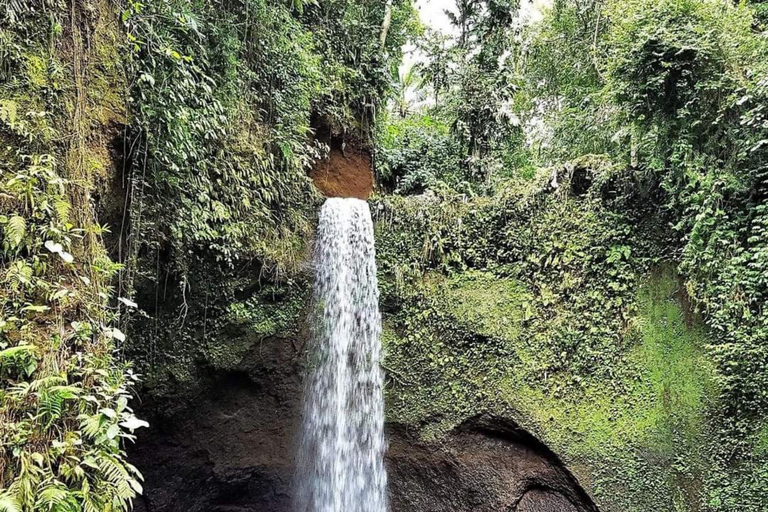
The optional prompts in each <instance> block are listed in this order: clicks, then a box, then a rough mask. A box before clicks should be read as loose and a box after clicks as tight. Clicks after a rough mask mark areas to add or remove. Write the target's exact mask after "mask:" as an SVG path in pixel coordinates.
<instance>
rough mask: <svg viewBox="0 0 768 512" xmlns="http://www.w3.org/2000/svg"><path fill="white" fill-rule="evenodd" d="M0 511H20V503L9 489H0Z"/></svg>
mask: <svg viewBox="0 0 768 512" xmlns="http://www.w3.org/2000/svg"><path fill="white" fill-rule="evenodd" d="M0 512H21V503H20V502H19V499H18V497H17V496H15V495H14V494H11V491H9V490H4V491H0Z"/></svg>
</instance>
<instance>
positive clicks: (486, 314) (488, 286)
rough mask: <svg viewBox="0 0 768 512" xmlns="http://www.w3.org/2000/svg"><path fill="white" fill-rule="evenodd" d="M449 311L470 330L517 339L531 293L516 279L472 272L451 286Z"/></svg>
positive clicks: (464, 274)
mask: <svg viewBox="0 0 768 512" xmlns="http://www.w3.org/2000/svg"><path fill="white" fill-rule="evenodd" d="M447 298H448V305H449V312H450V313H451V314H452V315H453V316H454V317H455V318H456V320H458V321H459V322H460V323H461V324H462V325H464V326H465V327H466V328H467V329H469V330H471V331H474V332H476V333H478V334H482V335H484V336H493V337H498V338H503V339H505V340H510V341H514V340H516V339H518V337H519V336H520V329H521V328H522V323H523V320H524V319H525V317H526V307H527V306H528V292H527V290H526V289H525V287H524V286H523V285H522V284H521V283H519V282H518V281H516V280H514V279H500V278H498V277H496V276H494V275H492V274H488V273H483V272H477V271H471V272H466V273H463V274H460V275H459V276H457V277H455V278H453V279H452V280H451V281H450V282H449V285H448V294H447Z"/></svg>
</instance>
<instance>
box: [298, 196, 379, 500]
mask: <svg viewBox="0 0 768 512" xmlns="http://www.w3.org/2000/svg"><path fill="white" fill-rule="evenodd" d="M315 273H316V275H315V286H314V301H313V313H312V318H311V325H312V326H313V334H312V336H311V346H310V362H309V368H308V375H307V381H306V388H305V391H304V412H303V423H302V432H301V443H300V448H299V457H298V461H297V463H298V469H297V482H296V494H295V496H296V498H295V500H296V502H295V506H294V511H295V512H386V509H387V499H386V486H387V475H386V470H385V468H384V452H385V450H386V442H385V439H384V399H383V396H382V392H383V375H382V371H381V367H380V366H379V357H380V352H381V347H380V340H379V337H380V333H381V315H380V313H379V290H378V285H377V282H376V259H375V249H374V243H373V223H372V221H371V213H370V210H369V208H368V203H366V202H365V201H361V200H359V199H348V198H331V199H328V200H327V201H326V202H325V204H324V205H323V207H322V209H321V211H320V222H319V226H318V232H317V241H316V248H315Z"/></svg>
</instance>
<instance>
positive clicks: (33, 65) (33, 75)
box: [25, 54, 48, 90]
mask: <svg viewBox="0 0 768 512" xmlns="http://www.w3.org/2000/svg"><path fill="white" fill-rule="evenodd" d="M25 71H26V78H27V85H28V86H29V87H30V88H31V89H32V90H35V89H42V88H43V87H46V86H47V85H48V66H47V65H46V64H45V60H44V59H43V57H42V56H40V55H34V54H31V55H27V56H26V60H25Z"/></svg>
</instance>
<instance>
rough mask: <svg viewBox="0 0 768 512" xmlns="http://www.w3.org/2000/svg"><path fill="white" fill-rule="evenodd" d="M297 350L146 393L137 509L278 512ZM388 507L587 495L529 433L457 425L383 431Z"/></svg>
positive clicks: (287, 471)
mask: <svg viewBox="0 0 768 512" xmlns="http://www.w3.org/2000/svg"><path fill="white" fill-rule="evenodd" d="M300 361H301V357H300V348H297V347H296V346H295V345H294V344H293V343H292V342H291V340H285V339H279V338H272V339H267V340H264V341H261V342H259V343H257V344H254V346H253V347H252V348H251V350H250V351H249V353H248V354H247V356H246V357H245V358H244V360H243V362H242V363H241V365H240V367H239V368H237V370H236V371H219V372H213V371H212V372H211V374H210V375H209V376H208V377H207V378H206V379H205V381H204V382H201V383H199V384H198V385H197V386H195V388H194V391H192V390H191V391H190V396H176V397H164V398H157V397H156V398H148V399H147V401H145V403H144V404H143V405H142V406H141V408H140V412H141V413H143V417H146V418H148V419H149V421H150V422H151V427H152V428H151V429H150V430H149V431H148V432H144V433H143V434H144V435H142V436H141V441H140V442H139V443H138V444H137V445H136V446H135V447H134V448H133V450H132V451H131V460H132V462H133V463H134V464H135V465H136V466H138V467H139V469H140V470H141V471H142V472H143V474H144V476H145V478H146V482H145V495H144V496H143V497H141V498H140V499H139V500H138V502H137V504H136V510H137V511H139V512H203V511H205V512H288V511H289V510H290V509H291V497H290V495H291V479H292V475H293V465H292V459H293V457H292V455H293V452H294V446H293V442H294V439H295V438H296V436H295V434H296V432H297V429H298V425H299V424H298V420H299V414H300V396H301V382H300V372H301V367H300ZM387 434H388V439H389V444H390V448H389V452H388V456H387V466H388V471H389V489H390V502H391V506H390V509H391V510H392V512H443V511H445V512H448V511H450V512H463V511H467V512H469V511H474V512H484V511H487V512H491V511H494V512H496V511H503V512H515V511H518V512H587V511H594V510H596V508H595V507H594V505H592V503H591V501H590V499H589V497H588V496H587V495H586V494H585V493H584V491H583V490H582V489H581V487H580V486H579V485H578V483H577V482H576V480H575V479H574V478H573V476H572V475H571V474H570V473H569V472H568V470H567V469H566V468H565V467H564V466H563V464H562V463H561V462H560V461H559V460H558V459H557V457H556V456H555V454H553V453H552V452H551V451H550V450H548V449H547V447H546V446H544V445H543V444H541V443H540V442H539V441H538V440H536V439H535V438H534V437H533V436H531V435H530V434H528V433H527V432H525V431H523V430H521V429H519V428H518V427H517V426H516V425H515V424H514V423H513V422H510V421H508V420H505V419H503V418H497V417H488V416H480V417H477V418H472V419H469V420H467V421H466V422H465V423H463V424H462V425H460V426H459V427H457V428H456V429H454V431H452V432H451V433H450V434H449V435H448V436H447V437H446V439H445V440H443V441H442V442H440V443H425V442H423V441H420V440H418V439H417V438H416V437H415V436H413V435H412V434H411V433H409V432H408V430H407V429H406V428H405V427H404V426H401V425H390V426H389V427H388V433H387Z"/></svg>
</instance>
